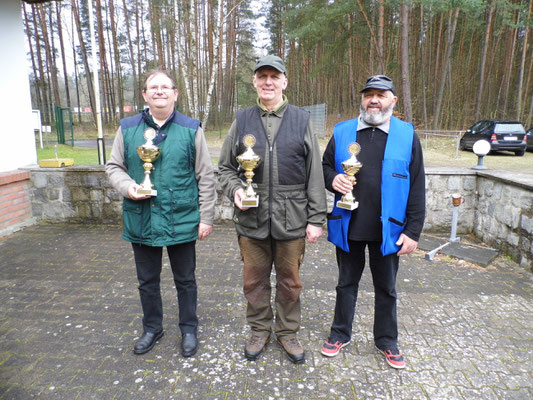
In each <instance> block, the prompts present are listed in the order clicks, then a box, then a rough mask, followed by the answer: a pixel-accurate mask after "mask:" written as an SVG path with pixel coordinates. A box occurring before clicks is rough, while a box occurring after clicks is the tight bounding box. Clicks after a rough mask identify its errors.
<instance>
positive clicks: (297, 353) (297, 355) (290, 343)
mask: <svg viewBox="0 0 533 400" xmlns="http://www.w3.org/2000/svg"><path fill="white" fill-rule="evenodd" d="M278 343H279V344H280V345H281V347H283V349H284V350H285V352H286V353H287V355H288V356H289V359H290V360H291V361H292V362H293V363H295V364H302V363H303V362H305V353H304V348H303V347H302V345H301V344H300V341H299V340H298V338H297V337H296V336H292V337H282V338H279V339H278Z"/></svg>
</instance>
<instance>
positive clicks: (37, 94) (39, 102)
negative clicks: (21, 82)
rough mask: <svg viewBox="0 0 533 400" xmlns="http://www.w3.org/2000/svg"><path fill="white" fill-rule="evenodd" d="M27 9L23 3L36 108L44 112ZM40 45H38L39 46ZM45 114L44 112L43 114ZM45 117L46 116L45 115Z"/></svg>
mask: <svg viewBox="0 0 533 400" xmlns="http://www.w3.org/2000/svg"><path fill="white" fill-rule="evenodd" d="M26 7H27V4H25V3H23V4H22V11H23V13H24V25H25V27H26V36H27V38H28V44H29V47H30V56H31V67H32V70H33V77H34V81H35V82H34V88H35V97H36V98H37V104H36V105H35V106H36V108H38V109H40V110H42V111H44V108H43V104H42V99H41V90H40V88H39V79H40V78H39V74H38V70H37V66H36V63H35V56H34V51H33V44H32V40H31V38H32V29H31V26H30V21H29V19H28V13H27V11H26ZM35 37H38V36H37V32H36V33H35ZM37 45H38V44H37ZM43 114H44V112H43ZM43 117H44V115H43Z"/></svg>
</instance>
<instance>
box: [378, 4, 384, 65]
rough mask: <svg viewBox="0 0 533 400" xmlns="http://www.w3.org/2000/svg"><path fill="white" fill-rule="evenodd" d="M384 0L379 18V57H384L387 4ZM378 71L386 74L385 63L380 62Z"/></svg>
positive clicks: (380, 5)
mask: <svg viewBox="0 0 533 400" xmlns="http://www.w3.org/2000/svg"><path fill="white" fill-rule="evenodd" d="M383 2H384V0H379V20H378V47H377V51H378V55H379V56H378V57H381V58H384V55H385V53H384V47H383V30H384V26H385V6H384V5H383ZM378 73H380V74H384V73H385V70H384V68H383V63H379V67H378Z"/></svg>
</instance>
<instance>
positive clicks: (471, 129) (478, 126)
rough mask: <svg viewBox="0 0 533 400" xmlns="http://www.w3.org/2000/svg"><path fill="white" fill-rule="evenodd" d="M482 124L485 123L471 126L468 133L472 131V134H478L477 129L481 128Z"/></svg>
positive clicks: (481, 122)
mask: <svg viewBox="0 0 533 400" xmlns="http://www.w3.org/2000/svg"><path fill="white" fill-rule="evenodd" d="M483 122H485V121H480V122H476V123H475V124H474V125H473V126H472V128H470V131H472V132H474V131H476V132H478V131H479V129H480V128H481V125H482V124H483Z"/></svg>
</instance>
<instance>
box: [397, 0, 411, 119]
mask: <svg viewBox="0 0 533 400" xmlns="http://www.w3.org/2000/svg"><path fill="white" fill-rule="evenodd" d="M400 12H401V17H400V19H401V24H402V56H401V57H402V63H401V64H402V92H403V99H402V100H403V104H404V105H405V107H404V112H405V120H406V121H407V122H412V120H413V106H412V104H411V79H410V75H409V6H408V5H407V4H405V3H402V5H401V9H400Z"/></svg>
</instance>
